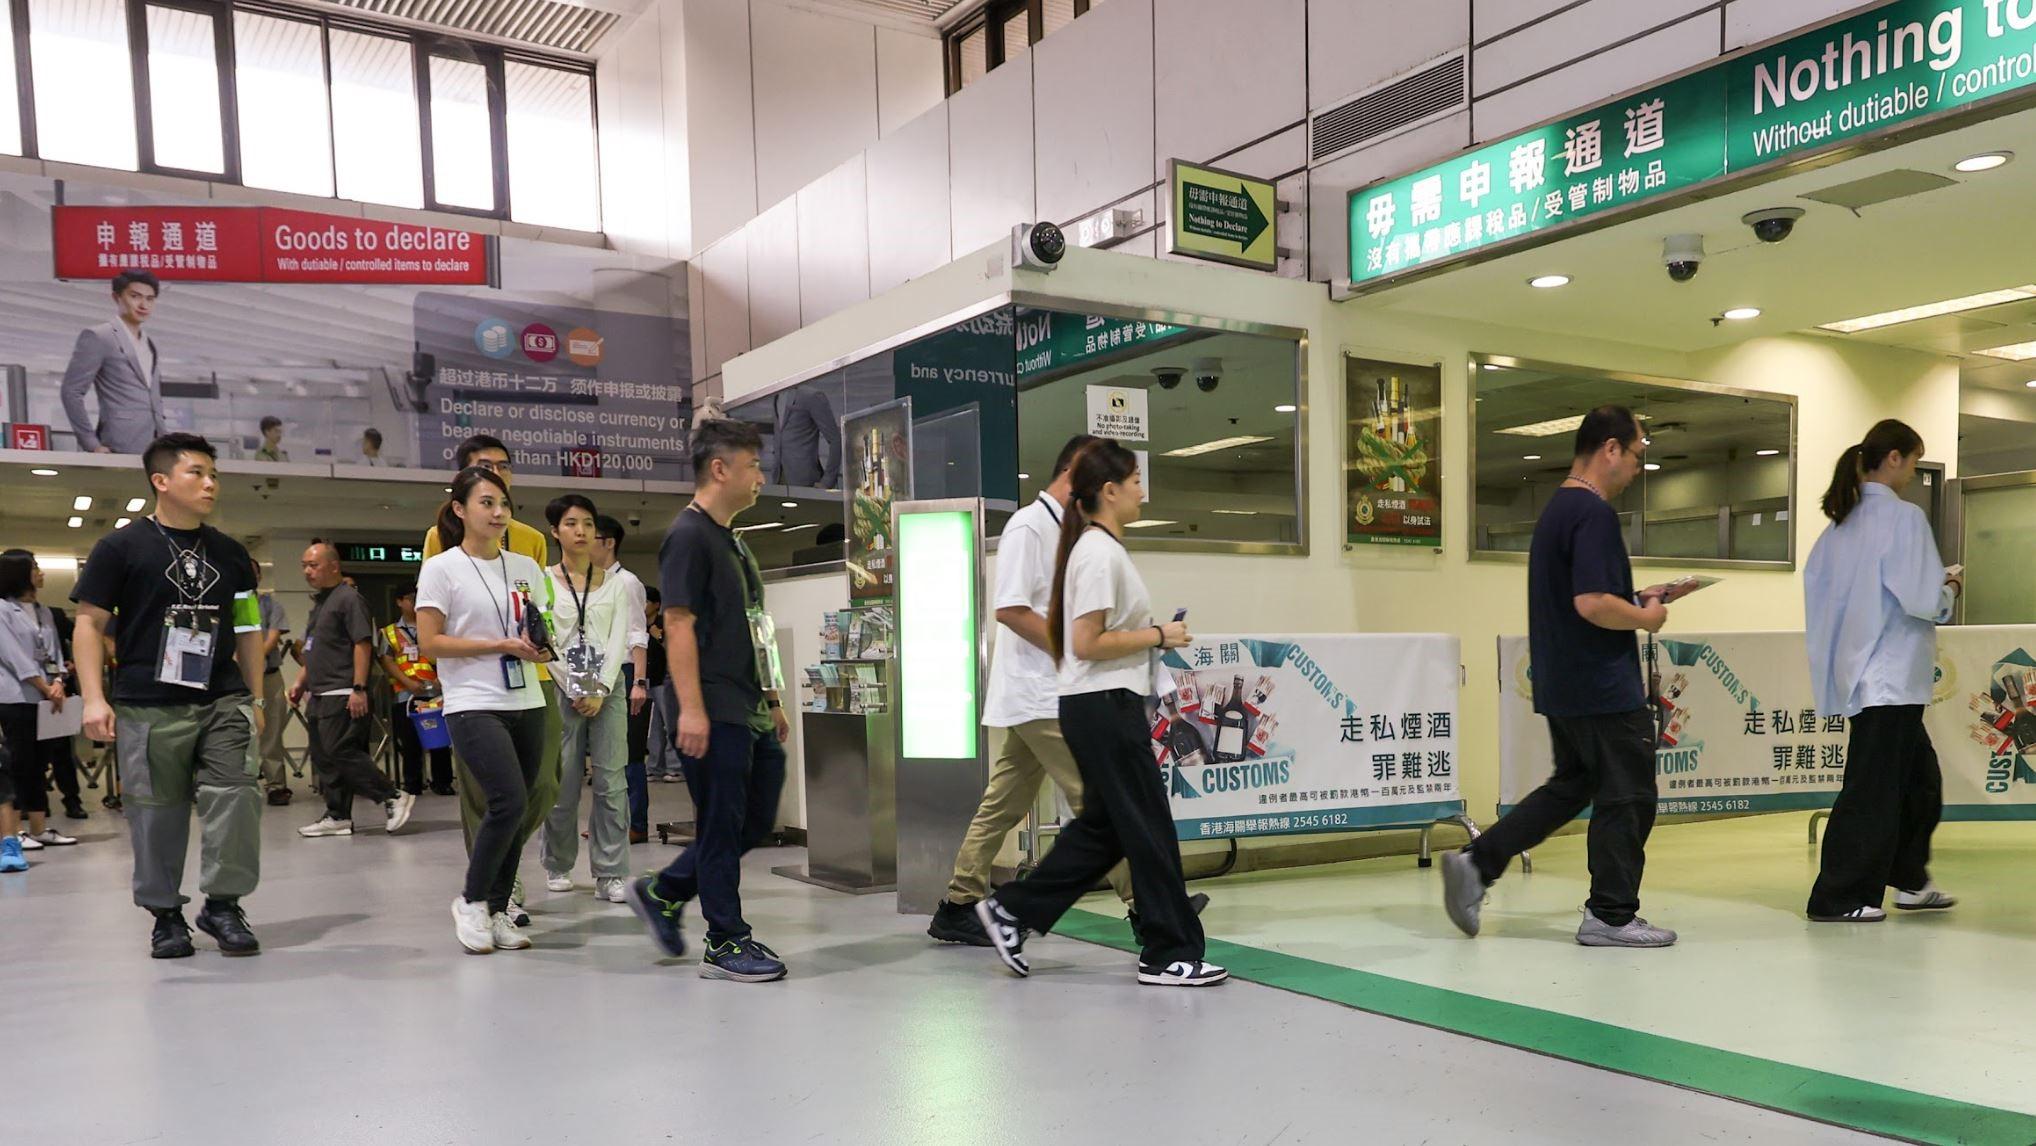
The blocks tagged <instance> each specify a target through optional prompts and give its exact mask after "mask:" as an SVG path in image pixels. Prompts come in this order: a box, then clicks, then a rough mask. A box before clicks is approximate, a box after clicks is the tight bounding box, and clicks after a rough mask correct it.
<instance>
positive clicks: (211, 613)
mask: <svg viewBox="0 0 2036 1146" xmlns="http://www.w3.org/2000/svg"><path fill="white" fill-rule="evenodd" d="M149 524H151V525H153V526H155V528H156V533H157V534H158V535H159V536H161V537H162V539H163V544H165V545H167V546H169V548H170V568H169V577H170V582H171V584H173V585H175V586H176V587H177V593H178V595H179V596H181V597H182V598H183V599H184V600H183V603H182V604H178V605H171V606H169V607H168V608H166V609H164V610H163V632H162V645H161V647H160V649H159V650H158V652H157V654H156V681H157V683H160V684H174V685H177V686H179V687H181V688H195V689H201V690H202V689H207V688H211V687H212V662H213V658H214V657H215V656H217V655H218V652H219V612H220V611H219V609H217V608H215V607H213V606H211V605H207V604H205V603H204V600H203V598H204V596H205V592H206V590H207V589H208V588H210V583H209V582H208V581H207V580H206V573H207V572H208V563H207V562H206V560H205V554H204V546H205V537H204V534H203V533H202V532H200V534H199V536H198V540H197V541H196V542H194V543H192V544H191V545H190V546H189V547H188V548H186V547H184V546H181V545H178V544H177V542H176V540H175V539H174V538H172V537H171V536H170V533H169V531H168V530H166V529H164V528H163V524H162V522H160V521H157V520H156V519H155V518H154V517H150V518H149Z"/></svg>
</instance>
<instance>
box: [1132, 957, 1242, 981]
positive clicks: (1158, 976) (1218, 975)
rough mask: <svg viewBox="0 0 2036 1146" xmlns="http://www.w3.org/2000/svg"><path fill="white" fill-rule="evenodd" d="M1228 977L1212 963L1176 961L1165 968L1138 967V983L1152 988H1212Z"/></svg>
mask: <svg viewBox="0 0 2036 1146" xmlns="http://www.w3.org/2000/svg"><path fill="white" fill-rule="evenodd" d="M1229 977H1230V972H1228V971H1225V970H1224V969H1223V968H1221V967H1218V966H1217V965H1216V964H1214V963H1202V962H1193V961H1189V960H1186V959H1176V960H1174V961H1173V962H1171V963H1168V964H1167V965H1166V966H1165V967H1152V966H1148V965H1146V964H1144V963H1140V964H1139V965H1138V981H1139V982H1141V983H1145V984H1148V985H1150V986H1154V987H1213V986H1215V985H1216V984H1218V983H1221V982H1222V981H1223V980H1225V979H1228V978H1229Z"/></svg>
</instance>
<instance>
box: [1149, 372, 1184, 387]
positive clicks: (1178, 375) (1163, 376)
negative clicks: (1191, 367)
mask: <svg viewBox="0 0 2036 1146" xmlns="http://www.w3.org/2000/svg"><path fill="white" fill-rule="evenodd" d="M1187 373H1188V372H1187V371H1185V370H1183V369H1181V368H1180V367H1178V366H1155V367H1153V368H1152V378H1153V381H1155V382H1158V383H1159V388H1160V389H1162V390H1171V389H1173V388H1174V387H1176V386H1178V385H1180V384H1181V379H1182V378H1184V377H1186V376H1187Z"/></svg>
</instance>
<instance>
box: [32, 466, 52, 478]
mask: <svg viewBox="0 0 2036 1146" xmlns="http://www.w3.org/2000/svg"><path fill="white" fill-rule="evenodd" d="M28 472H29V473H32V474H34V475H35V476H37V477H39V478H53V477H55V476H57V471H55V470H51V469H42V468H40V467H38V468H36V469H32V470H30V471H28Z"/></svg>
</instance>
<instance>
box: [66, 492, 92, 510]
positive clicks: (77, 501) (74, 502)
mask: <svg viewBox="0 0 2036 1146" xmlns="http://www.w3.org/2000/svg"><path fill="white" fill-rule="evenodd" d="M71 508H72V509H75V510H77V511H78V512H79V513H83V512H85V511H86V510H88V509H90V508H92V495H91V494H89V493H81V494H79V495H78V496H76V497H74V498H72V499H71Z"/></svg>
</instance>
